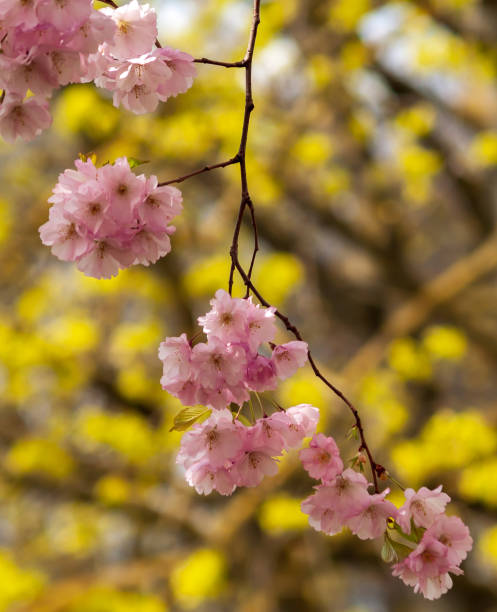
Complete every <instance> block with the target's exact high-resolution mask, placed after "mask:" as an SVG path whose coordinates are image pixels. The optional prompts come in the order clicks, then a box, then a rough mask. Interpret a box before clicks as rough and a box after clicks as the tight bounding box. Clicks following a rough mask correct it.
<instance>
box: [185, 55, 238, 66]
mask: <svg viewBox="0 0 497 612" xmlns="http://www.w3.org/2000/svg"><path fill="white" fill-rule="evenodd" d="M193 61H194V62H195V63H196V64H211V65H212V66H224V67H225V68H245V60H244V59H243V60H240V61H238V62H219V61H218V60H211V59H208V58H207V57H197V58H195V59H194V60H193Z"/></svg>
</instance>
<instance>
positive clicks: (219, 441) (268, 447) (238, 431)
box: [177, 404, 319, 495]
mask: <svg viewBox="0 0 497 612" xmlns="http://www.w3.org/2000/svg"><path fill="white" fill-rule="evenodd" d="M318 421H319V410H318V409H317V408H315V407H314V406H311V405H309V404H300V405H299V406H293V407H292V408H288V410H286V411H285V410H282V411H278V412H274V413H273V414H272V415H271V416H265V417H262V418H260V419H257V421H256V422H255V424H254V425H252V426H251V427H246V426H244V425H242V424H241V423H240V422H239V421H237V420H235V419H234V418H233V416H232V414H231V412H230V411H229V410H227V409H224V410H215V411H214V412H213V413H212V415H211V416H210V417H209V418H208V419H207V420H206V421H204V422H203V423H201V424H197V425H194V426H193V428H192V429H191V430H190V431H189V432H187V433H186V434H185V435H184V436H183V438H182V440H181V449H180V452H179V454H178V457H177V463H178V464H179V465H181V466H182V467H183V468H185V470H186V473H185V476H186V480H187V482H188V484H189V485H190V486H192V487H195V489H196V490H197V492H198V493H203V494H208V493H211V491H213V490H216V491H218V492H219V493H221V495H231V493H233V491H234V490H235V489H236V487H255V486H257V485H258V484H260V483H261V481H262V480H263V478H264V476H274V475H275V474H276V472H277V471H278V462H277V458H278V457H279V456H281V455H282V453H283V451H284V450H289V449H291V448H295V447H297V446H299V445H300V444H301V443H302V440H303V439H304V438H305V437H306V436H309V435H312V433H313V432H314V431H315V429H316V426H317V423H318Z"/></svg>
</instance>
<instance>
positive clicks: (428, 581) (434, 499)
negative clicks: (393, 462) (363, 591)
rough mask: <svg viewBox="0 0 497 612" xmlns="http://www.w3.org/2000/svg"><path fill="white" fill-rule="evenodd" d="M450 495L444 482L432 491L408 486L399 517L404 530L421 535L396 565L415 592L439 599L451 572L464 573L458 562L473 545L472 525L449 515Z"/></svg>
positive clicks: (394, 570)
mask: <svg viewBox="0 0 497 612" xmlns="http://www.w3.org/2000/svg"><path fill="white" fill-rule="evenodd" d="M449 501H450V497H449V496H448V495H447V494H445V493H442V485H440V486H439V487H437V488H436V489H434V490H433V491H431V490H430V489H427V488H426V487H421V489H419V491H418V492H415V491H414V490H413V489H406V491H405V503H404V505H403V506H402V507H401V508H400V509H399V511H398V515H397V517H396V521H397V523H398V525H399V526H400V528H401V530H402V532H403V533H405V534H406V535H414V536H416V535H417V536H418V537H416V538H415V539H416V540H418V542H417V546H416V548H415V549H414V550H413V551H412V552H411V553H409V555H408V556H407V557H406V558H405V559H403V560H402V561H401V562H399V563H397V564H396V565H394V566H393V575H394V576H399V578H401V580H403V582H404V583H405V584H407V585H408V586H412V587H414V591H415V592H416V593H418V592H420V593H422V594H423V595H424V596H425V597H426V598H427V599H437V598H438V597H440V596H441V595H443V594H444V593H446V592H447V591H448V590H449V589H450V587H451V586H452V578H451V577H450V574H449V573H452V574H456V575H457V574H462V573H463V571H462V570H461V569H460V567H459V565H460V564H461V562H462V561H463V560H464V559H466V557H467V554H468V552H469V551H470V550H471V548H472V546H473V539H472V538H471V536H470V534H469V529H468V528H467V527H466V525H465V524H464V523H463V522H462V520H461V519H460V518H459V517H458V516H447V515H446V514H445V506H446V505H447V503H448V502H449Z"/></svg>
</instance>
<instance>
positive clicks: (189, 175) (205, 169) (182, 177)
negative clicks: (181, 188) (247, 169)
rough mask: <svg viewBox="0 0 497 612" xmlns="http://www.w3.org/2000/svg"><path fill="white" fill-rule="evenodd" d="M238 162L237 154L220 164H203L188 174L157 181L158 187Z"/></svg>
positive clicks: (180, 181)
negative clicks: (160, 181)
mask: <svg viewBox="0 0 497 612" xmlns="http://www.w3.org/2000/svg"><path fill="white" fill-rule="evenodd" d="M238 163H240V156H239V155H238V154H237V155H235V157H232V158H231V159H228V160H227V161H224V162H221V163H220V164H212V165H211V166H204V167H203V168H201V169H200V170H195V172H190V174H185V175H184V176H179V177H178V178H175V179H172V180H170V181H163V182H162V183H159V185H158V186H159V187H164V185H172V184H173V183H182V182H183V181H186V179H189V178H191V177H192V176H197V174H203V173H204V172H210V171H211V170H215V169H216V168H226V166H232V165H233V164H238Z"/></svg>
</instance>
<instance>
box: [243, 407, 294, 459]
mask: <svg viewBox="0 0 497 612" xmlns="http://www.w3.org/2000/svg"><path fill="white" fill-rule="evenodd" d="M273 417H274V414H273V415H271V416H269V417H263V418H261V419H257V422H256V423H255V425H254V426H253V427H252V428H251V445H252V446H253V447H254V448H265V449H267V450H268V451H269V453H270V454H271V455H281V453H282V451H283V449H285V448H286V441H285V438H284V437H283V436H282V435H281V431H280V430H281V425H280V423H279V422H278V421H277V420H275V419H274V418H273Z"/></svg>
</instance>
